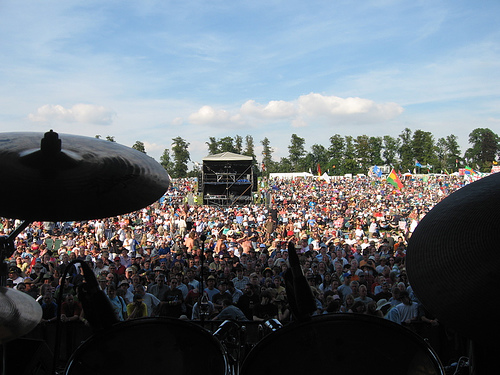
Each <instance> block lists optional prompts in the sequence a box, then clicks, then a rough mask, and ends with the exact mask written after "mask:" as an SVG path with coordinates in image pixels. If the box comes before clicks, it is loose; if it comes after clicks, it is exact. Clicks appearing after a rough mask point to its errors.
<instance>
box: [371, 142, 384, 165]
mask: <svg viewBox="0 0 500 375" xmlns="http://www.w3.org/2000/svg"><path fill="white" fill-rule="evenodd" d="M382 149H383V140H382V137H370V138H368V156H369V158H370V159H371V165H381V164H382V163H383V161H382Z"/></svg>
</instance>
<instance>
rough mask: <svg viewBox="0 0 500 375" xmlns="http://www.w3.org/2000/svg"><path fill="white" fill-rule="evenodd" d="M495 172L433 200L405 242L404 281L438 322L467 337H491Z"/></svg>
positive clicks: (497, 256)
mask: <svg viewBox="0 0 500 375" xmlns="http://www.w3.org/2000/svg"><path fill="white" fill-rule="evenodd" d="M499 222H500V173H495V174H492V175H490V176H487V177H484V178H482V179H480V180H478V181H476V182H473V183H471V184H469V185H466V186H464V187H463V188H461V189H459V190H457V191H456V192H454V193H452V194H450V195H449V196H448V197H447V198H445V199H443V200H442V201H441V202H440V203H438V204H437V205H436V206H435V207H434V208H433V209H432V210H430V211H429V213H427V214H426V215H425V217H424V218H423V219H422V220H421V221H420V223H419V224H418V226H417V227H416V229H415V231H414V232H413V234H412V236H411V237H410V239H409V241H408V250H407V255H406V269H407V273H408V280H409V282H410V284H411V286H412V288H413V291H414V292H415V294H416V296H417V298H418V299H419V301H420V302H421V303H422V304H423V305H424V307H425V308H426V309H427V310H429V311H430V312H431V313H432V314H433V315H434V316H436V317H437V318H438V320H439V321H440V322H442V323H443V324H446V325H448V327H451V328H453V329H455V331H457V332H459V333H461V334H462V335H464V336H466V337H469V338H472V339H474V338H476V339H477V338H481V339H483V338H485V337H487V336H491V337H494V336H496V335H495V334H493V331H494V330H497V331H498V330H500V328H499V325H498V324H493V323H492V322H494V321H496V319H497V315H498V308H499V307H500V303H499V302H498V298H497V297H496V295H495V291H496V284H497V279H498V276H497V275H498V264H499V261H500V252H499V251H498V223H499ZM487 342H489V341H487Z"/></svg>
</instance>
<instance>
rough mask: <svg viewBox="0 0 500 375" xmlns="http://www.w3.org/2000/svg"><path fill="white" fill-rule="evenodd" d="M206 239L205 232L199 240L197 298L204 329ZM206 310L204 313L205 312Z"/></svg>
mask: <svg viewBox="0 0 500 375" xmlns="http://www.w3.org/2000/svg"><path fill="white" fill-rule="evenodd" d="M206 239H207V236H206V234H205V231H203V233H202V234H201V235H200V240H201V256H200V263H201V270H200V296H199V297H198V298H199V299H198V309H199V310H200V321H201V326H202V327H205V318H206V317H207V313H208V306H204V304H203V297H204V289H205V286H204V277H205V274H204V271H203V270H204V268H205V241H206ZM205 310H206V311H205Z"/></svg>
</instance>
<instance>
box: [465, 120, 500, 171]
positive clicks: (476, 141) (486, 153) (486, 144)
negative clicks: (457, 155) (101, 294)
mask: <svg viewBox="0 0 500 375" xmlns="http://www.w3.org/2000/svg"><path fill="white" fill-rule="evenodd" d="M469 144H471V145H472V147H470V148H468V149H467V151H465V158H466V159H467V162H468V163H469V164H471V165H470V167H472V168H479V169H480V170H481V172H488V171H489V170H490V169H491V165H492V163H493V161H494V160H495V158H496V156H497V154H498V153H499V151H500V139H499V137H498V135H497V134H495V133H493V131H491V130H490V129H488V128H477V129H474V130H473V131H472V132H471V133H470V134H469Z"/></svg>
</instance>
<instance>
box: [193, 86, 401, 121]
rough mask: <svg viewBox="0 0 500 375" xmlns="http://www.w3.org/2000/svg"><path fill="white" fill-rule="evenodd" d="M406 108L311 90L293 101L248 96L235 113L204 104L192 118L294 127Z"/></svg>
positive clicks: (379, 117) (382, 115)
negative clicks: (261, 100)
mask: <svg viewBox="0 0 500 375" xmlns="http://www.w3.org/2000/svg"><path fill="white" fill-rule="evenodd" d="M402 112H403V107H401V106H400V105H398V104H397V103H376V102H375V101H373V100H369V99H363V98H340V97H338V96H326V95H322V94H318V93H310V94H307V95H302V96H300V97H299V98H298V99H296V100H293V101H284V100H273V101H269V102H268V103H265V104H260V103H257V102H256V101H254V100H248V101H246V102H245V103H244V104H243V105H242V106H241V107H240V108H239V109H238V110H236V111H235V112H234V113H232V112H231V111H229V110H224V109H215V108H213V107H211V106H203V107H201V108H200V109H199V110H198V111H197V112H195V113H193V114H191V115H190V116H189V122H191V123H192V124H196V125H202V124H204V125H227V124H233V125H235V124H238V125H241V124H244V123H246V124H253V123H254V122H255V120H260V121H262V122H269V121H288V122H289V123H290V124H291V126H292V127H305V126H308V125H309V124H310V122H315V121H317V120H318V119H326V120H328V121H329V122H331V123H335V122H336V121H337V120H342V121H343V122H349V121H351V122H353V123H360V122H363V123H372V122H379V121H385V120H391V119H394V118H395V117H397V116H399V115H400V114H401V113H402Z"/></svg>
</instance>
